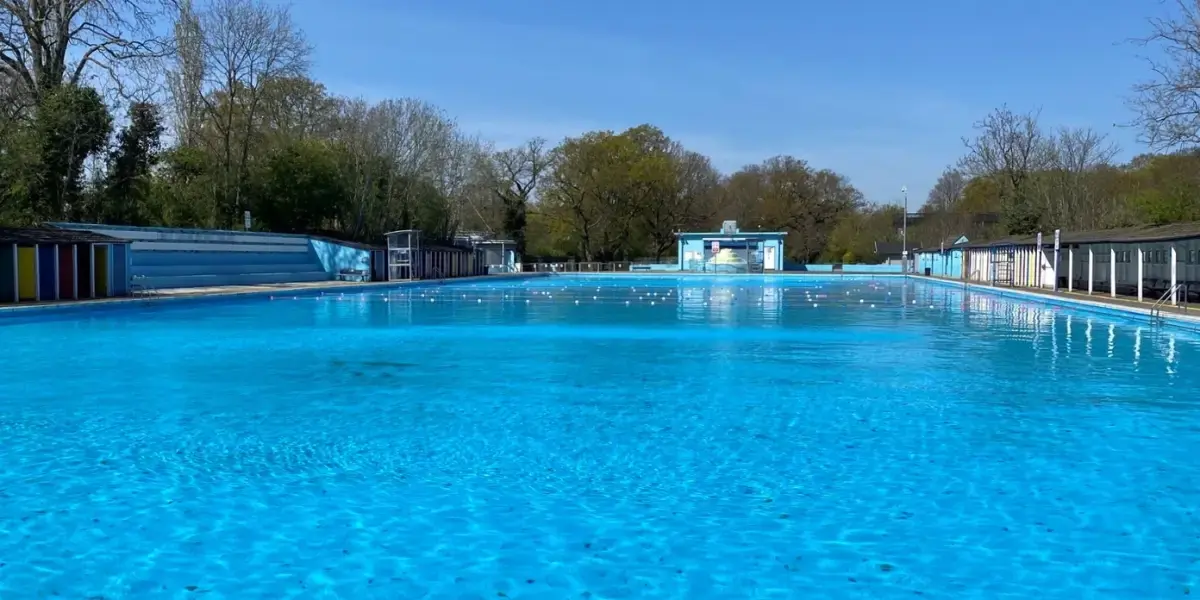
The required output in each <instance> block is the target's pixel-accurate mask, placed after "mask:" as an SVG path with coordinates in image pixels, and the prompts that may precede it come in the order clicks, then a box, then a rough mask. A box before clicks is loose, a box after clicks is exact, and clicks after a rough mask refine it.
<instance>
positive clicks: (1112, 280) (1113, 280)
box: [1108, 248, 1117, 298]
mask: <svg viewBox="0 0 1200 600" xmlns="http://www.w3.org/2000/svg"><path fill="white" fill-rule="evenodd" d="M1108 288H1109V292H1108V295H1110V296H1112V297H1113V298H1116V297H1117V249H1116V248H1109V249H1108Z"/></svg>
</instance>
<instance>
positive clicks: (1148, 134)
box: [1130, 0, 1200, 150]
mask: <svg viewBox="0 0 1200 600" xmlns="http://www.w3.org/2000/svg"><path fill="white" fill-rule="evenodd" d="M1174 3H1175V5H1176V7H1177V8H1178V14H1176V15H1174V16H1173V17H1155V18H1152V19H1150V35H1148V36H1147V37H1145V38H1142V39H1139V40H1136V41H1137V42H1138V43H1139V44H1140V45H1142V46H1143V47H1149V48H1154V49H1155V50H1156V52H1155V53H1156V54H1157V55H1158V56H1159V58H1147V59H1146V60H1147V62H1148V63H1149V64H1150V69H1151V71H1152V72H1153V73H1154V77H1153V78H1151V79H1149V80H1147V81H1144V82H1142V83H1139V84H1137V85H1135V86H1134V88H1133V91H1134V97H1133V98H1132V99H1131V100H1130V105H1131V108H1133V109H1134V111H1135V112H1136V113H1137V119H1136V120H1135V121H1134V124H1136V125H1137V126H1139V127H1140V128H1141V130H1142V139H1143V141H1145V142H1146V143H1147V144H1149V145H1150V146H1151V147H1152V148H1154V149H1156V150H1164V149H1169V148H1178V147H1180V146H1194V145H1197V144H1200V0H1174Z"/></svg>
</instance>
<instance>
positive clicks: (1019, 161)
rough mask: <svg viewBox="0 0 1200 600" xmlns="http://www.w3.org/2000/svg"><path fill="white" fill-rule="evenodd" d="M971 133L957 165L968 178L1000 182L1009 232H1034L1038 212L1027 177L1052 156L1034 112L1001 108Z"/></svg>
mask: <svg viewBox="0 0 1200 600" xmlns="http://www.w3.org/2000/svg"><path fill="white" fill-rule="evenodd" d="M975 132H976V134H975V137H973V138H964V139H963V144H964V145H965V146H966V148H967V154H966V156H964V157H963V158H962V160H961V161H960V162H959V167H960V168H961V169H962V170H963V171H964V172H965V173H966V174H967V175H969V176H971V177H989V178H994V179H996V181H997V183H999V184H1000V197H1001V200H1002V212H1003V214H1004V218H1005V223H1006V227H1007V229H1008V232H1009V233H1011V234H1029V233H1033V232H1035V231H1037V230H1038V228H1039V226H1040V225H1041V221H1042V212H1041V211H1040V209H1039V207H1038V206H1037V205H1036V203H1035V202H1034V201H1033V198H1032V190H1031V189H1030V179H1031V178H1032V176H1033V175H1034V173H1036V172H1037V171H1039V170H1042V169H1045V168H1047V167H1048V166H1049V165H1050V164H1051V159H1052V148H1051V145H1050V144H1049V143H1048V140H1047V138H1046V136H1045V134H1044V133H1043V132H1042V130H1041V128H1040V127H1039V125H1038V116H1037V113H1025V114H1019V113H1016V112H1013V111H1012V110H1010V109H1009V108H1008V107H1001V108H998V109H996V110H995V111H993V112H992V113H991V114H989V115H988V116H987V117H985V118H984V119H983V120H982V121H979V122H978V123H976V124H975Z"/></svg>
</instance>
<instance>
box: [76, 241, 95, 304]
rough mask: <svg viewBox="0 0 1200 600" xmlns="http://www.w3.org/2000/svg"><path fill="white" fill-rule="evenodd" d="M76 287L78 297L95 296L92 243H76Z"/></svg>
mask: <svg viewBox="0 0 1200 600" xmlns="http://www.w3.org/2000/svg"><path fill="white" fill-rule="evenodd" d="M75 250H76V253H75V281H76V282H77V283H78V285H77V287H76V288H75V293H76V297H77V298H94V297H95V296H94V292H93V290H92V245H91V244H75Z"/></svg>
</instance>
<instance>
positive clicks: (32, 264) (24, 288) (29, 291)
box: [17, 248, 38, 300]
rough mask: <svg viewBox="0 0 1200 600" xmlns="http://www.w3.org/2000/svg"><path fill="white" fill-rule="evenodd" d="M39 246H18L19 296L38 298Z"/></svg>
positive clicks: (26, 298)
mask: <svg viewBox="0 0 1200 600" xmlns="http://www.w3.org/2000/svg"><path fill="white" fill-rule="evenodd" d="M37 280H38V273H37V248H17V297H18V298H20V299H21V300H37V296H38V294H37Z"/></svg>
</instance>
